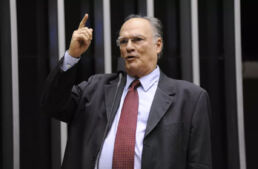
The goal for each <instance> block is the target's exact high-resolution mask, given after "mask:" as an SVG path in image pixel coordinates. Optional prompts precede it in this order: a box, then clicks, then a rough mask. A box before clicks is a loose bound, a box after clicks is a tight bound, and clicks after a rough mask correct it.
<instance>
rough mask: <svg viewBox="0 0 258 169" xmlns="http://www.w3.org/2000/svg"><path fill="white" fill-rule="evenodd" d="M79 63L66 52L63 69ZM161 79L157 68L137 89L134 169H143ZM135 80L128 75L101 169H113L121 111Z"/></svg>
mask: <svg viewBox="0 0 258 169" xmlns="http://www.w3.org/2000/svg"><path fill="white" fill-rule="evenodd" d="M78 61H79V59H76V58H73V57H71V56H70V55H69V54H68V52H66V53H65V58H64V62H63V65H62V67H61V68H62V69H63V70H64V71H66V70H68V69H69V68H70V67H72V66H73V65H74V64H76V63H77V62H78ZM159 77H160V70H159V67H158V66H157V68H156V69H155V70H153V71H152V72H151V73H150V74H148V75H146V76H143V77H141V78H140V79H139V80H140V82H141V86H139V87H138V88H137V92H138V96H139V107H138V117H137V126H136V142H135V155H134V169H141V158H142V149H143V139H144V134H145V130H146V126H147V120H148V117H149V113H150V109H151V105H152V102H153V98H154V95H155V93H156V90H157V87H158V81H159ZM133 80H134V78H133V77H131V76H129V75H127V80H126V85H125V87H124V90H123V94H122V97H121V100H120V105H119V108H118V110H117V113H116V116H115V118H114V121H113V123H112V126H111V129H110V131H109V133H108V135H107V137H106V139H105V141H104V144H103V148H102V150H101V154H100V158H99V169H112V161H113V150H114V143H115V137H116V131H117V127H118V123H119V118H120V114H121V109H122V106H123V103H124V99H125V96H126V94H127V92H128V88H129V85H130V84H131V83H132V81H133ZM96 166H97V165H96ZM96 168H97V167H95V169H96Z"/></svg>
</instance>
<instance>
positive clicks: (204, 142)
mask: <svg viewBox="0 0 258 169" xmlns="http://www.w3.org/2000/svg"><path fill="white" fill-rule="evenodd" d="M210 115H211V109H210V103H209V97H208V94H207V92H205V91H202V92H201V93H200V95H199V98H198V100H197V102H196V105H195V109H194V114H193V117H192V124H191V130H190V140H189V146H188V147H189V148H188V160H187V161H188V164H187V166H188V167H187V169H211V168H212V158H211V154H212V153H211V134H210V117H211V116H210Z"/></svg>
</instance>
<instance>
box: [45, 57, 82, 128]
mask: <svg viewBox="0 0 258 169" xmlns="http://www.w3.org/2000/svg"><path fill="white" fill-rule="evenodd" d="M62 62H63V60H61V61H60V62H59V63H58V65H57V67H56V68H55V69H54V70H53V71H52V72H51V73H50V74H49V76H48V78H47V80H46V84H45V86H44V89H43V91H42V96H41V104H40V107H41V112H42V113H44V114H48V115H49V116H51V117H54V118H56V119H58V120H61V121H64V122H68V123H69V122H70V121H71V120H72V118H73V116H74V113H75V112H76V109H77V105H78V102H79V99H80V97H81V95H82V90H83V89H84V88H85V87H86V86H87V82H82V83H80V84H79V85H77V86H74V84H75V81H76V75H77V65H75V66H74V67H72V68H70V69H69V70H67V71H65V72H64V71H63V70H62V69H61V68H60V66H61V64H62Z"/></svg>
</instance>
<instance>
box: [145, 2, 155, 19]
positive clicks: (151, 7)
mask: <svg viewBox="0 0 258 169" xmlns="http://www.w3.org/2000/svg"><path fill="white" fill-rule="evenodd" d="M146 3H147V5H146V6H147V16H152V17H153V16H154V0H146Z"/></svg>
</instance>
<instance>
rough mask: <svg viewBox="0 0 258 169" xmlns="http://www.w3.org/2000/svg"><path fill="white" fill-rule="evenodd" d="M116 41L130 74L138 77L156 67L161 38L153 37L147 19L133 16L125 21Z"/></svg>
mask: <svg viewBox="0 0 258 169" xmlns="http://www.w3.org/2000/svg"><path fill="white" fill-rule="evenodd" d="M118 41H119V44H120V52H121V56H122V57H123V58H124V59H125V68H126V71H127V73H128V74H129V75H130V76H133V77H138V78H140V77H142V76H145V75H147V74H149V73H150V72H152V71H153V70H154V69H155V68H156V66H157V60H158V53H159V52H160V51H161V48H162V40H161V38H156V39H154V37H153V29H152V27H151V25H150V23H149V21H148V20H146V19H142V18H133V19H129V20H128V21H126V22H125V23H124V24H123V25H122V27H121V30H120V36H119V38H118Z"/></svg>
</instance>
